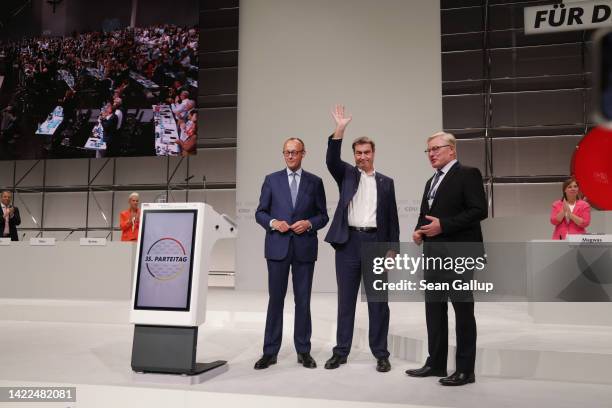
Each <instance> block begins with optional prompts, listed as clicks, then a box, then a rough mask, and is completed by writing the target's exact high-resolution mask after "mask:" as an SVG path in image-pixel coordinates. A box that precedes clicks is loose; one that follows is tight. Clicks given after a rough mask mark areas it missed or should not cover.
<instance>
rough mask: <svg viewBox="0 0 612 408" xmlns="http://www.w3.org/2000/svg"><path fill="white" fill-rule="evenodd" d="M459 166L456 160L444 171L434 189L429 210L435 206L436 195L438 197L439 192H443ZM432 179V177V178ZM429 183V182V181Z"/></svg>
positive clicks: (436, 201)
mask: <svg viewBox="0 0 612 408" xmlns="http://www.w3.org/2000/svg"><path fill="white" fill-rule="evenodd" d="M458 168H459V162H456V163H455V164H454V165H453V166H452V167H451V168H450V169H449V170H448V173H446V175H444V178H443V179H442V181H441V182H440V185H439V186H438V188H437V189H436V195H435V197H434V200H433V203H431V207H430V208H429V210H430V211H431V210H433V208H434V207H435V206H436V204H437V203H438V197H440V193H443V192H444V189H445V188H446V186H447V185H448V184H449V183H450V182H451V181H452V180H451V179H452V178H453V176H454V175H455V173H456V172H457V169H458ZM432 180H433V178H432ZM430 185H431V182H430ZM427 191H429V189H427Z"/></svg>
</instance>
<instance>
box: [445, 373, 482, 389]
mask: <svg viewBox="0 0 612 408" xmlns="http://www.w3.org/2000/svg"><path fill="white" fill-rule="evenodd" d="M439 381H440V384H442V385H450V386H453V385H465V384H470V383H473V382H475V381H476V377H475V376H474V373H460V372H459V371H456V372H455V373H454V374H451V375H449V376H448V377H444V378H440V380H439Z"/></svg>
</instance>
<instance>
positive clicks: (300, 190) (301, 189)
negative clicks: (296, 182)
mask: <svg viewBox="0 0 612 408" xmlns="http://www.w3.org/2000/svg"><path fill="white" fill-rule="evenodd" d="M300 179H301V180H300V186H299V187H298V193H297V197H296V199H295V208H294V209H293V210H294V211H295V210H296V209H297V208H298V207H299V205H300V202H301V199H302V196H303V195H304V191H306V189H307V188H308V183H310V180H309V178H308V176H306V172H305V171H304V170H302V176H301V177H300Z"/></svg>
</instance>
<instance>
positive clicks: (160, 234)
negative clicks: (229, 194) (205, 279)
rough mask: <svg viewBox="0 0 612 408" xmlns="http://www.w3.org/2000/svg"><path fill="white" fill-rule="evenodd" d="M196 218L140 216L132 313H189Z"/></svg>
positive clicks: (184, 213)
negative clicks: (140, 230) (136, 273)
mask: <svg viewBox="0 0 612 408" xmlns="http://www.w3.org/2000/svg"><path fill="white" fill-rule="evenodd" d="M196 214H197V212H196V210H176V211H168V210H160V211H156V210H149V211H144V212H143V220H142V224H141V225H142V237H141V244H140V252H139V254H138V276H137V280H136V296H135V304H134V308H135V309H144V310H171V311H189V303H190V300H191V279H192V271H193V262H192V257H193V250H194V244H195V242H194V241H195V231H196Z"/></svg>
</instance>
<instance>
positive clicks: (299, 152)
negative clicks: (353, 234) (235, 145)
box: [255, 138, 329, 370]
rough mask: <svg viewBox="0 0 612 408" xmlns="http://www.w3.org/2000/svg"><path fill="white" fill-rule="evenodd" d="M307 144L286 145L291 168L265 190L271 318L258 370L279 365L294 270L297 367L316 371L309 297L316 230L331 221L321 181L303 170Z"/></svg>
mask: <svg viewBox="0 0 612 408" xmlns="http://www.w3.org/2000/svg"><path fill="white" fill-rule="evenodd" d="M305 154H306V150H305V146H304V142H302V140H300V139H298V138H290V139H288V140H287V141H286V142H285V144H284V146H283V155H284V157H285V163H286V164H287V168H286V169H283V170H281V171H277V172H276V173H272V174H269V175H267V176H266V179H265V181H264V183H263V186H262V188H261V197H260V198H259V206H258V207H257V211H256V213H255V219H256V220H257V223H258V224H259V225H261V226H262V227H263V228H264V229H265V230H266V242H265V256H266V260H267V262H268V292H269V295H270V299H269V301H268V314H267V318H266V331H265V336H264V347H263V356H262V357H261V358H260V359H259V360H258V361H257V363H255V369H256V370H259V369H263V368H268V367H269V366H270V365H271V364H276V355H277V354H278V351H279V349H280V346H281V340H282V336H283V306H284V303H285V294H286V293H287V284H288V281H289V269H290V268H291V274H292V280H293V296H294V298H295V323H294V329H293V339H294V343H295V349H296V351H297V353H298V363H300V364H302V365H303V366H304V367H307V368H315V367H316V366H317V364H316V362H315V360H314V359H313V358H312V356H311V355H310V335H311V332H312V323H311V319H310V292H311V289H312V278H313V272H314V263H315V261H316V260H317V252H318V245H319V241H318V239H317V231H318V230H320V229H321V228H323V227H324V226H325V225H326V224H327V221H329V217H328V216H327V207H326V201H325V190H324V188H323V181H322V180H321V178H319V177H317V176H315V175H314V174H312V173H308V172H307V171H304V170H303V169H302V159H303V158H304V155H305Z"/></svg>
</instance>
